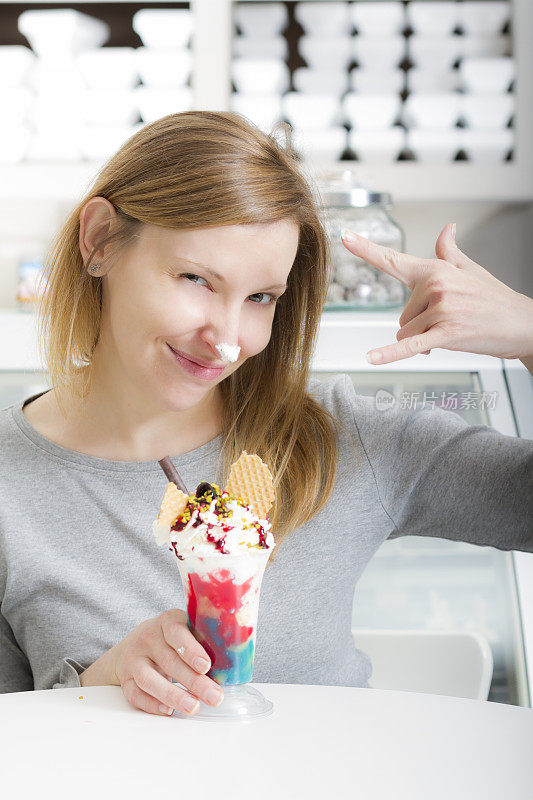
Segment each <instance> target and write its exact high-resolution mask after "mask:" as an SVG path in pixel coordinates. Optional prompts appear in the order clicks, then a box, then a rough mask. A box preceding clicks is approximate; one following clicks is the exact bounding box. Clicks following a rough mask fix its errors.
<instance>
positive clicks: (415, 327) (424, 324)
mask: <svg viewBox="0 0 533 800" xmlns="http://www.w3.org/2000/svg"><path fill="white" fill-rule="evenodd" d="M435 322H437V316H436V315H435V310H434V309H430V308H426V309H425V310H424V311H423V312H422V313H421V314H418V315H417V316H416V317H414V318H413V319H411V320H410V321H409V322H406V323H405V324H404V325H402V326H401V328H400V330H399V331H398V332H397V333H396V338H397V340H398V341H402V340H403V339H408V338H410V337H412V336H416V335H417V334H421V333H425V332H426V331H428V330H429V329H430V328H431V326H432V325H434V324H435Z"/></svg>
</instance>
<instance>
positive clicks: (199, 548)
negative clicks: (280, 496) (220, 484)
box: [153, 492, 275, 559]
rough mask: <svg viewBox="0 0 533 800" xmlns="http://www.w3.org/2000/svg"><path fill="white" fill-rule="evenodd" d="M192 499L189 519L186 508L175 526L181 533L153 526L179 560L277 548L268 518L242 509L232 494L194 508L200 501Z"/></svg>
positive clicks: (192, 496) (157, 522) (158, 523)
mask: <svg viewBox="0 0 533 800" xmlns="http://www.w3.org/2000/svg"><path fill="white" fill-rule="evenodd" d="M191 499H192V500H193V508H192V509H191V508H190V506H188V509H189V513H190V518H189V519H188V520H187V509H186V511H185V512H184V514H182V515H180V516H178V518H177V520H176V522H175V523H174V526H175V527H179V528H181V530H174V526H173V527H172V528H171V527H170V526H169V525H162V524H161V523H160V522H159V521H158V520H156V521H155V522H154V523H153V533H154V536H155V538H156V541H157V543H158V544H159V545H163V544H170V545H171V549H172V550H173V551H174V553H175V554H176V556H177V557H178V558H179V559H183V558H187V557H194V556H197V557H204V556H213V555H216V556H221V557H223V556H224V555H237V554H243V553H250V552H254V551H259V550H263V551H264V550H270V549H272V548H273V547H274V545H275V542H274V536H273V535H272V532H271V524H270V522H269V521H268V519H260V518H259V517H258V516H257V514H255V513H254V511H253V510H252V509H251V508H250V507H249V506H242V505H241V504H240V503H239V502H238V501H237V500H236V499H235V498H233V497H232V496H231V495H229V494H228V492H222V494H221V495H218V496H216V497H214V498H213V499H212V501H211V502H210V503H209V505H207V503H204V504H201V503H200V504H199V505H197V506H196V507H194V501H196V502H198V501H197V498H196V497H195V495H191V496H190V498H189V500H191ZM217 504H218V508H217ZM221 510H222V513H221ZM184 522H185V524H184Z"/></svg>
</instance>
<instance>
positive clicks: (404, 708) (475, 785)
mask: <svg viewBox="0 0 533 800" xmlns="http://www.w3.org/2000/svg"><path fill="white" fill-rule="evenodd" d="M256 685H257V686H258V688H260V689H261V691H262V692H263V693H264V694H265V696H266V697H268V698H270V699H271V700H272V701H273V702H274V714H273V715H272V716H270V717H268V718H266V719H262V720H257V721H256V722H251V723H239V722H217V723H214V722H201V721H199V720H196V721H195V720H182V719H180V718H178V717H165V718H163V717H157V716H154V715H150V714H146V713H144V712H142V711H137V710H135V709H133V708H131V706H130V705H129V704H128V702H127V701H126V700H125V698H124V696H123V694H122V691H121V689H120V687H117V686H98V687H90V688H86V689H81V690H80V689H54V690H49V691H39V692H17V693H13V694H3V695H0V767H1V769H0V776H1V777H0V787H1V794H2V797H5V798H6V800H7V798H8V797H11V796H13V797H21V798H24V800H25V799H26V798H37V797H39V798H41V800H43V799H46V800H47V798H48V797H54V798H60V797H67V796H68V797H76V799H77V800H79V798H89V797H91V798H95V797H99V798H103V800H108V798H120V799H121V800H122V798H127V800H137V798H138V799H139V800H141V798H142V800H146V798H157V800H166V798H172V800H180V799H181V798H194V800H204V798H205V800H213V799H214V798H216V800H225V798H231V800H241V798H242V800H262V798H269V800H271V799H272V798H275V799H276V800H278V799H279V798H283V799H285V798H287V799H288V798H290V799H291V800H295V799H296V798H298V799H299V798H306V800H307V799H308V798H309V799H311V798H321V800H330V798H337V797H338V798H345V797H357V798H360V800H441V799H442V800H493V799H494V800H502V798H504V797H508V798H509V799H510V800H531V798H533V710H531V709H527V708H519V707H516V706H508V705H502V704H499V703H487V702H480V701H474V700H461V699H458V698H454V697H442V696H436V695H424V694H413V693H408V692H393V691H382V690H377V689H352V688H344V687H329V686H300V685H290V684H289V685H281V684H256ZM7 787H9V792H6V791H5V790H6V788H7ZM67 793H68V794H67Z"/></svg>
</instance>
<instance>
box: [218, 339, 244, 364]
mask: <svg viewBox="0 0 533 800" xmlns="http://www.w3.org/2000/svg"><path fill="white" fill-rule="evenodd" d="M215 347H216V349H217V350H218V352H219V355H220V358H221V359H222V361H229V362H231V363H233V362H234V361H237V359H238V358H239V353H240V352H241V348H240V346H239V345H238V344H226V343H225V342H222V343H221V344H216V345H215Z"/></svg>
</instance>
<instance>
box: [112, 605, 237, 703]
mask: <svg viewBox="0 0 533 800" xmlns="http://www.w3.org/2000/svg"><path fill="white" fill-rule="evenodd" d="M112 652H114V661H113V668H112V683H113V684H114V685H117V686H118V685H120V686H121V687H122V692H123V694H124V697H125V698H126V700H127V701H128V703H130V705H132V706H133V707H134V708H139V709H140V710H141V711H147V712H148V713H149V714H171V713H172V711H174V710H178V711H181V712H184V713H186V714H189V715H191V714H194V713H196V711H198V708H199V706H200V704H199V702H198V700H202V701H203V702H204V703H207V704H209V705H212V706H217V705H219V704H220V702H221V701H222V700H223V699H224V695H223V693H222V691H221V689H220V686H219V685H218V684H217V683H215V681H213V680H211V678H208V677H207V675H205V673H206V672H207V671H208V670H209V669H210V667H211V661H210V658H209V656H208V654H207V653H206V651H205V650H204V648H203V647H202V645H201V644H200V643H199V642H197V641H196V639H195V638H194V636H193V635H192V633H191V632H190V630H189V629H188V627H187V616H186V614H185V612H184V611H182V610H181V609H171V610H170V611H165V612H164V613H163V614H160V615H159V616H158V617H155V618H154V619H149V620H146V621H145V622H142V623H141V624H140V625H138V626H137V627H136V628H134V629H133V630H132V631H131V633H129V634H128V636H126V637H125V638H124V639H122V641H120V642H119V643H118V644H117V645H115V647H114V648H112V650H111V651H109V653H112ZM172 679H173V680H175V681H178V682H179V683H181V684H182V685H183V686H185V687H186V688H187V690H188V691H185V689H182V688H181V687H180V686H177V685H176V684H173V683H171V680H172Z"/></svg>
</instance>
